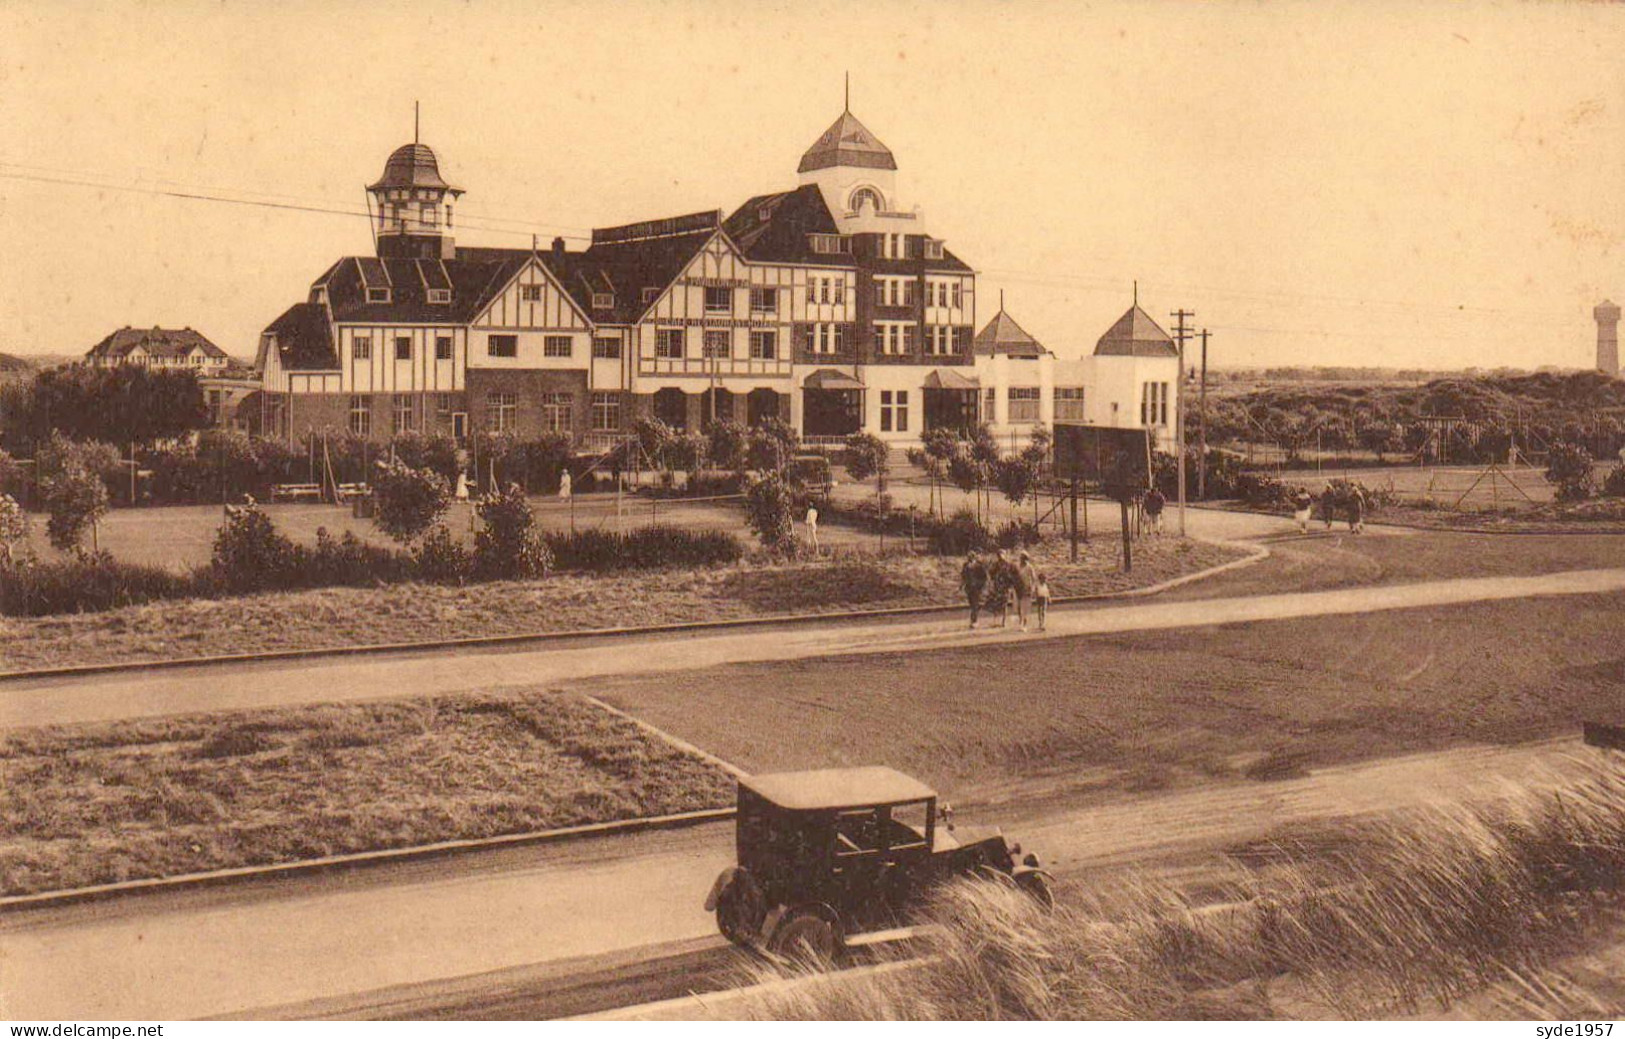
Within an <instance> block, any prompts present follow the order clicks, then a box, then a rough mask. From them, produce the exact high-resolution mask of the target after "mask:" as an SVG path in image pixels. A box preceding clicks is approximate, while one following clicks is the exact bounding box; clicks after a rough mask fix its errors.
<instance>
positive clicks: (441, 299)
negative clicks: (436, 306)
mask: <svg viewBox="0 0 1625 1039" xmlns="http://www.w3.org/2000/svg"><path fill="white" fill-rule="evenodd" d="M429 302H430V303H450V302H451V290H450V289H430V290H429Z"/></svg>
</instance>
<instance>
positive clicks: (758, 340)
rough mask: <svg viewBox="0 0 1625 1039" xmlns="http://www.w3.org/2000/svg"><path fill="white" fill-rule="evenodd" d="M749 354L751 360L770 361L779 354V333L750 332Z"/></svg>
mask: <svg viewBox="0 0 1625 1039" xmlns="http://www.w3.org/2000/svg"><path fill="white" fill-rule="evenodd" d="M750 356H751V360H753V361H772V360H775V359H777V357H778V356H779V334H778V333H777V332H752V333H751V334H750Z"/></svg>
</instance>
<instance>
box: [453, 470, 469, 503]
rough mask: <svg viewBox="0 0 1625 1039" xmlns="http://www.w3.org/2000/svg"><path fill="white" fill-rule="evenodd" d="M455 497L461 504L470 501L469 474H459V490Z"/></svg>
mask: <svg viewBox="0 0 1625 1039" xmlns="http://www.w3.org/2000/svg"><path fill="white" fill-rule="evenodd" d="M453 497H454V498H456V499H457V500H458V501H460V502H466V501H467V500H468V474H467V473H462V472H460V473H458V474H457V490H456V492H455V494H453Z"/></svg>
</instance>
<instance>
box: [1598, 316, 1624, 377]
mask: <svg viewBox="0 0 1625 1039" xmlns="http://www.w3.org/2000/svg"><path fill="white" fill-rule="evenodd" d="M1619 313H1620V311H1619V306H1618V305H1617V304H1615V303H1613V302H1611V301H1609V300H1606V299H1605V300H1603V301H1602V302H1601V303H1598V304H1597V305H1596V306H1595V307H1593V308H1592V310H1591V316H1592V317H1594V318H1596V319H1597V370H1598V371H1601V372H1607V373H1608V374H1609V375H1618V374H1619Z"/></svg>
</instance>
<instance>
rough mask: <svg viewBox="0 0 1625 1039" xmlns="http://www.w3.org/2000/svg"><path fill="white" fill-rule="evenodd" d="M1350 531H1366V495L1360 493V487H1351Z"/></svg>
mask: <svg viewBox="0 0 1625 1039" xmlns="http://www.w3.org/2000/svg"><path fill="white" fill-rule="evenodd" d="M1348 513H1349V533H1350V534H1364V533H1365V495H1363V494H1361V493H1360V489H1359V488H1358V487H1351V488H1349V500H1348Z"/></svg>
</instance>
